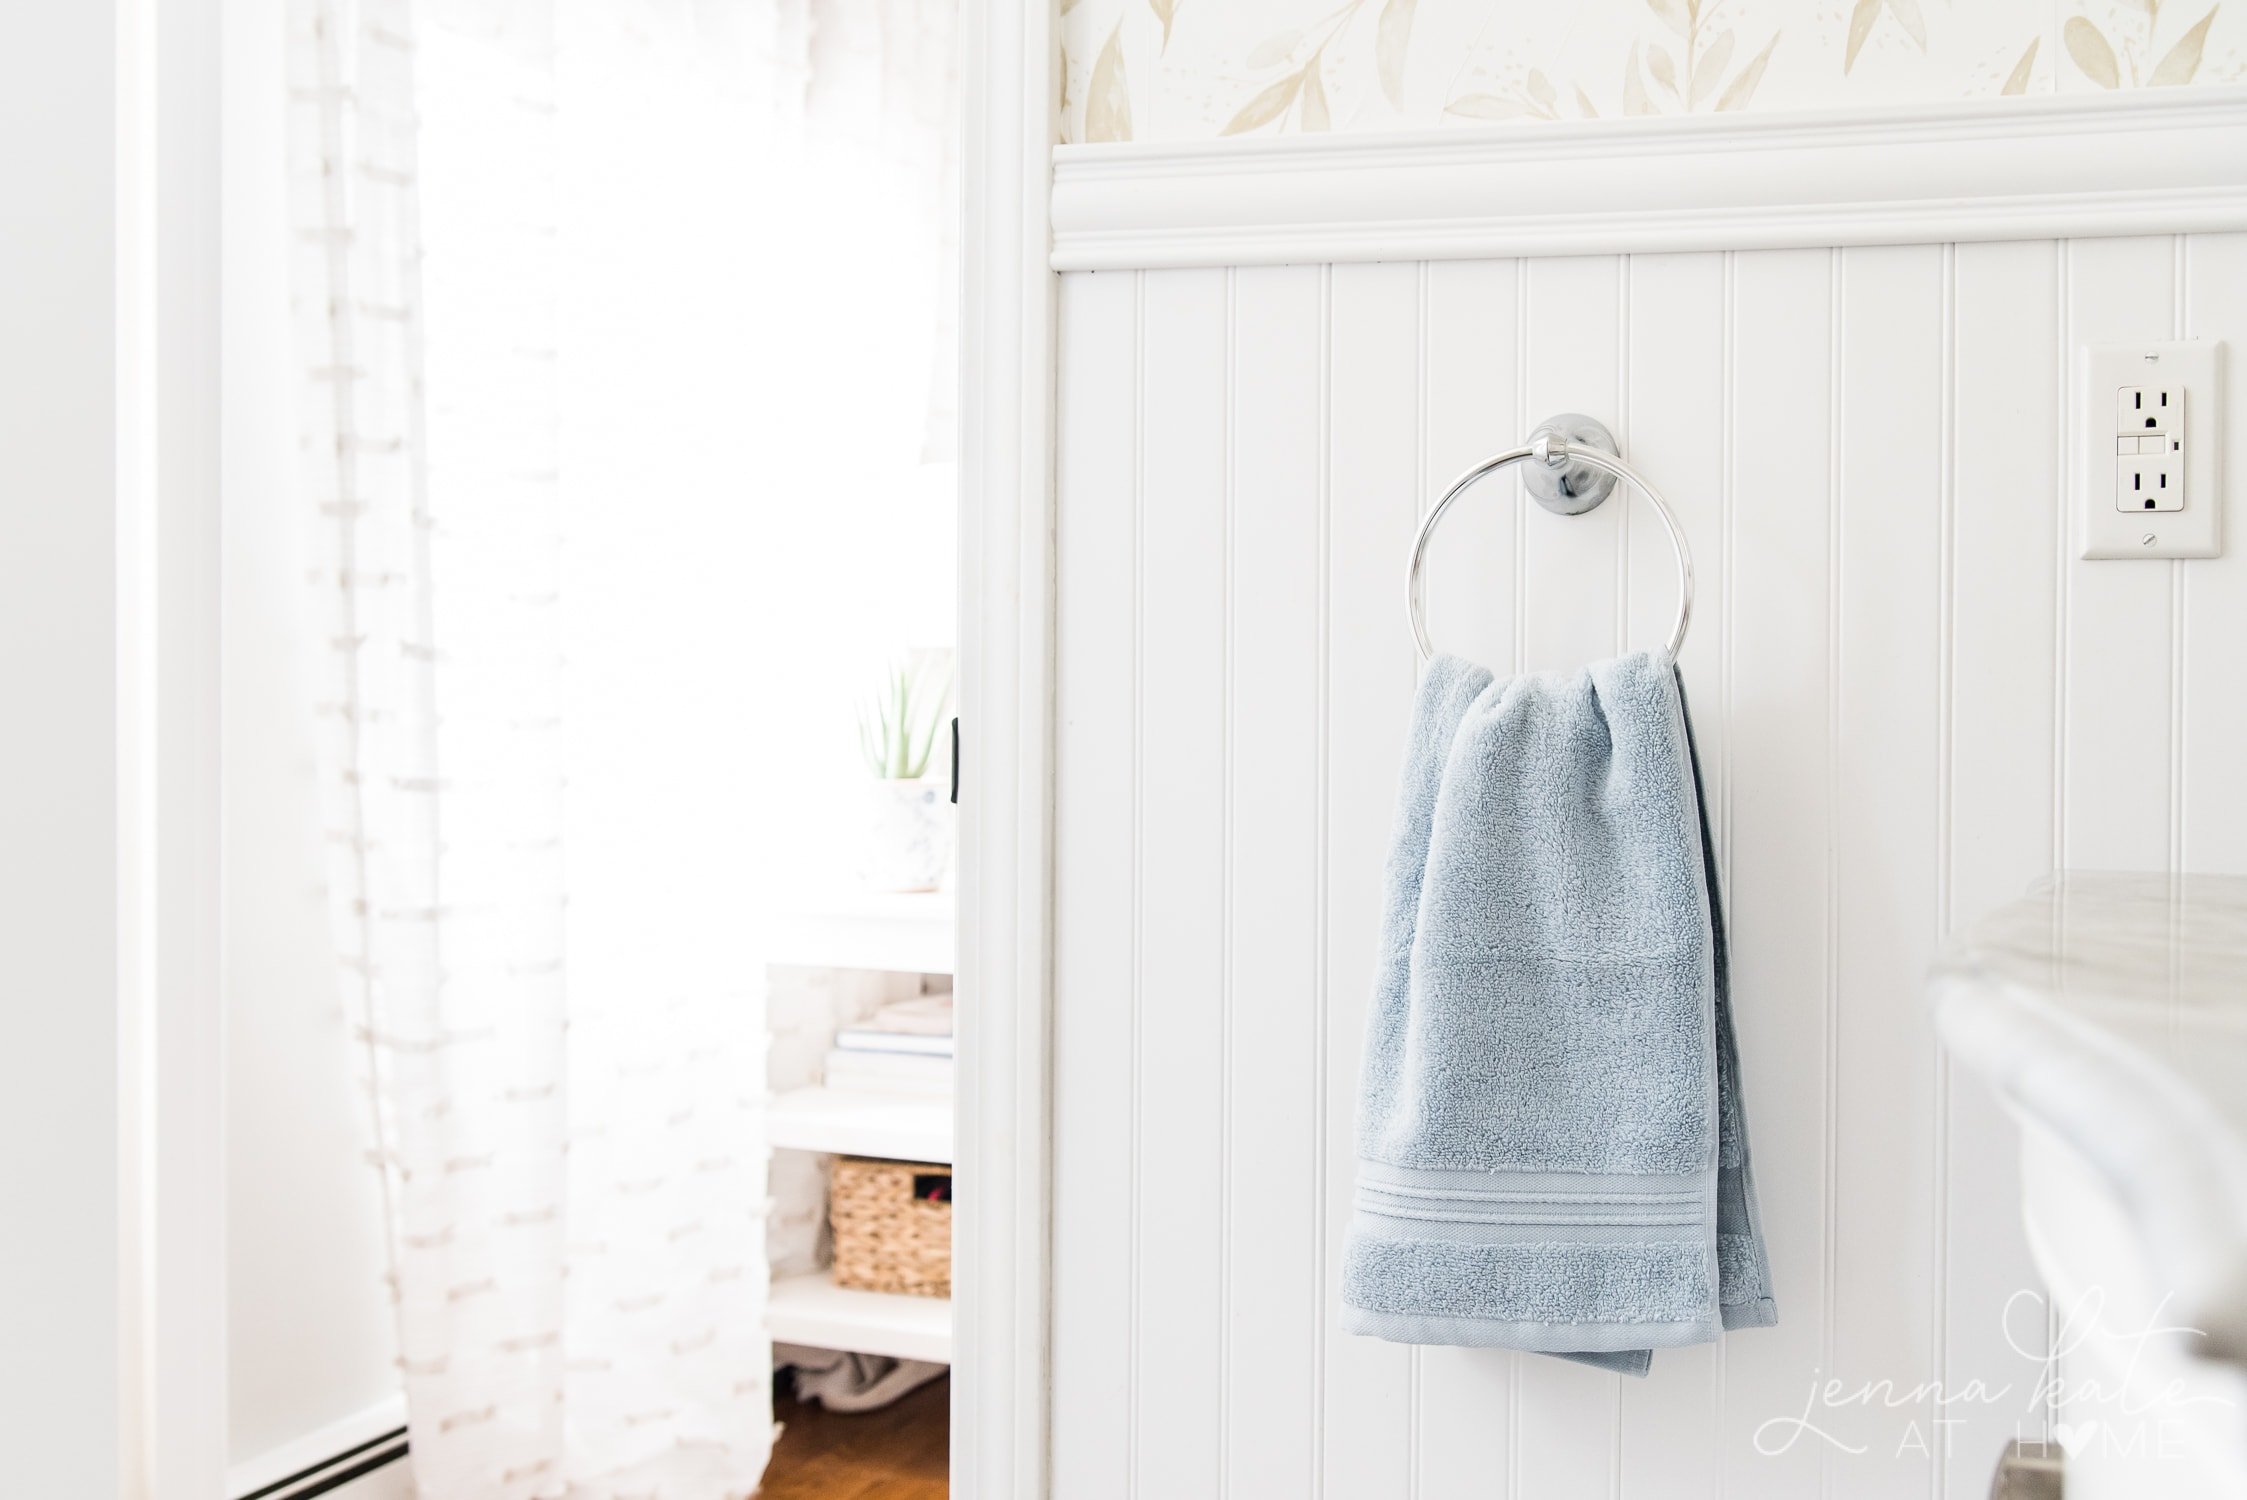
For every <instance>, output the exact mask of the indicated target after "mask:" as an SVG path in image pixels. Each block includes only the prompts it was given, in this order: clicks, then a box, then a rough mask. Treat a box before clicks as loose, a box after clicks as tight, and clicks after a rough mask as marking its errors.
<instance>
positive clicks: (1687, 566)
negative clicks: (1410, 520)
mask: <svg viewBox="0 0 2247 1500" xmlns="http://www.w3.org/2000/svg"><path fill="white" fill-rule="evenodd" d="M1515 464H1527V465H1529V467H1528V468H1526V469H1524V470H1523V471H1522V487H1523V488H1524V489H1526V490H1527V491H1529V494H1530V498H1532V499H1534V500H1535V501H1536V502H1537V503H1538V504H1539V505H1542V506H1543V507H1545V509H1547V510H1549V511H1552V512H1553V513H1554V514H1556V515H1563V516H1580V515H1582V514H1584V513H1585V512H1586V511H1589V510H1594V509H1596V508H1597V507H1598V506H1599V504H1600V502H1601V501H1603V500H1605V499H1606V498H1607V497H1608V496H1609V495H1610V494H1612V493H1613V492H1614V490H1615V482H1616V481H1617V480H1619V479H1620V480H1626V481H1628V482H1629V483H1631V484H1633V485H1635V486H1637V488H1638V492H1639V493H1640V494H1642V495H1644V496H1645V497H1646V501H1647V503H1648V504H1649V505H1651V506H1653V507H1654V514H1655V515H1657V516H1659V517H1661V520H1662V529H1663V530H1664V531H1666V532H1667V533H1669V538H1670V550H1671V551H1672V552H1673V553H1675V554H1676V555H1677V621H1676V623H1675V624H1673V625H1672V626H1671V627H1670V639H1669V643H1668V645H1667V646H1666V647H1665V648H1664V649H1666V650H1667V651H1668V652H1669V654H1670V656H1671V657H1672V658H1673V659H1674V658H1675V657H1676V656H1677V653H1678V648H1679V647H1680V646H1682V645H1684V644H1685V626H1686V622H1687V621H1688V620H1689V619H1691V617H1692V614H1693V557H1692V554H1691V553H1689V552H1687V551H1686V548H1685V532H1684V530H1683V528H1681V527H1680V526H1679V525H1678V523H1677V516H1676V514H1675V513H1674V512H1672V511H1671V509H1670V506H1669V502H1668V501H1666V500H1664V499H1663V498H1662V496H1661V493H1660V491H1658V490H1656V489H1655V488H1654V486H1653V485H1651V484H1649V483H1647V482H1646V478H1645V476H1644V475H1642V474H1640V473H1639V472H1638V471H1637V470H1636V469H1633V468H1632V467H1631V466H1630V465H1629V464H1626V463H1624V462H1623V460H1622V458H1621V456H1620V450H1619V449H1618V448H1617V447H1616V444H1615V437H1614V435H1613V434H1612V433H1610V432H1609V431H1608V430H1607V429H1606V428H1605V427H1604V426H1602V425H1601V424H1600V423H1598V422H1597V421H1594V420H1593V419H1592V418H1590V417H1587V416H1582V415H1580V414H1578V413H1575V412H1569V413H1565V414H1563V415H1561V416H1557V417H1554V418H1551V419H1550V420H1548V421H1545V422H1541V423H1539V424H1538V425H1537V427H1536V429H1535V430H1534V431H1532V432H1531V433H1530V434H1529V441H1528V443H1527V444H1525V445H1524V446H1522V447H1519V448H1513V449H1509V450H1508V451H1506V452H1504V453H1494V454H1492V455H1491V456H1490V457H1488V458H1486V459H1484V460H1483V461H1482V462H1481V463H1479V464H1476V465H1475V466H1474V467H1473V468H1471V469H1469V470H1467V472H1466V473H1464V474H1461V475H1460V476H1459V477H1458V478H1457V479H1454V480H1452V481H1451V487H1450V488H1449V489H1446V490H1445V491H1444V492H1443V497H1442V498H1441V499H1439V500H1437V501H1436V503H1435V504H1434V505H1432V506H1430V507H1429V508H1428V514H1427V516H1426V518H1425V519H1424V520H1422V521H1421V522H1420V530H1419V531H1418V532H1417V533H1416V534H1415V535H1414V536H1413V538H1412V562H1411V565H1410V567H1409V568H1407V570H1406V572H1405V580H1404V606H1405V614H1406V617H1407V618H1408V619H1409V620H1410V621H1411V624H1412V640H1413V644H1414V645H1416V646H1418V647H1419V648H1420V659H1421V660H1422V661H1426V660H1427V659H1428V658H1429V657H1431V656H1433V655H1435V648H1434V647H1433V646H1432V645H1430V644H1429V643H1428V626H1427V622H1426V620H1425V619H1423V618H1422V616H1423V615H1424V614H1425V609H1424V607H1423V604H1422V600H1421V567H1422V565H1423V564H1424V563H1425V562H1426V561H1427V556H1428V539H1429V538H1430V537H1432V536H1434V535H1435V530H1436V523H1437V522H1439V521H1441V520H1442V519H1443V514H1444V512H1445V511H1447V510H1449V509H1450V508H1451V502H1452V501H1454V500H1456V499H1458V498H1459V497H1460V496H1461V495H1462V494H1464V493H1465V492H1466V491H1467V490H1468V489H1469V488H1470V487H1472V486H1473V485H1474V484H1475V482H1476V481H1477V480H1480V479H1484V478H1486V477H1488V476H1489V475H1492V474H1495V473H1497V472H1498V471H1499V470H1500V469H1506V468H1511V467H1512V466H1514V465H1515Z"/></svg>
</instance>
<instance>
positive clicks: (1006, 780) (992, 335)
mask: <svg viewBox="0 0 2247 1500" xmlns="http://www.w3.org/2000/svg"><path fill="white" fill-rule="evenodd" d="M960 19H961V62H962V66H961V90H962V97H961V116H962V121H963V125H964V138H963V150H962V152H961V178H962V188H963V201H962V208H961V224H960V250H961V254H960V263H961V272H962V276H961V280H962V305H961V317H960V354H961V360H960V370H961V391H960V411H961V438H960V523H959V524H960V534H959V547H960V554H959V564H960V574H959V580H960V676H959V682H960V755H961V770H962V774H961V778H960V888H959V910H960V918H959V920H960V933H959V980H958V983H959V986H960V993H961V996H962V1004H961V1007H960V1016H961V1022H960V1079H959V1083H960V1093H959V1101H958V1105H957V1109H958V1119H957V1122H956V1123H957V1127H958V1128H957V1134H956V1139H957V1140H958V1142H959V1161H958V1172H959V1177H960V1189H959V1197H958V1199H957V1207H956V1208H955V1210H954V1213H955V1218H954V1228H955V1230H956V1234H957V1238H956V1241H955V1243H954V1252H953V1253H954V1257H955V1270H954V1274H953V1296H954V1307H953V1318H954V1336H953V1344H954V1349H953V1373H952V1493H953V1494H954V1495H957V1496H961V1497H963V1500H964V1497H968V1496H973V1497H974V1500H1042V1497H1043V1496H1044V1495H1045V1493H1046V1485H1047V1477H1046V1471H1047V1411H1048V1388H1047V1349H1048V1338H1047V1327H1048V1323H1049V1321H1050V1317H1049V1309H1050V1306H1051V1299H1050V1296H1049V1293H1048V1286H1049V1280H1050V1264H1049V1262H1050V1254H1051V1252H1050V1244H1051V1238H1052V1237H1051V1233H1050V1214H1051V1175H1052V1174H1051V1156H1052V1131H1051V1120H1052V1115H1051V1112H1050V1108H1049V1103H1048V1092H1049V1087H1050V1085H1049V1076H1050V1066H1049V1058H1050V1054H1051V1046H1050V1016H1051V1010H1050V1002H1049V996H1050V995H1051V993H1052V984H1051V979H1052V968H1053V964H1052V954H1053V945H1052V928H1053V410H1054V407H1053V362H1054V306H1055V293H1056V281H1055V278H1054V274H1053V270H1052V266H1051V238H1052V235H1051V220H1050V216H1049V214H1048V211H1047V207H1048V202H1049V198H1050V192H1051V183H1052V161H1053V144H1052V143H1053V139H1054V126H1055V116H1056V110H1057V104H1058V99H1059V92H1060V91H1059V88H1058V74H1057V69H1058V67H1059V63H1060V60H1059V53H1058V51H1057V50H1056V45H1055V40H1054V34H1053V6H1052V4H1051V3H1050V0H963V3H962V7H961V17H960Z"/></svg>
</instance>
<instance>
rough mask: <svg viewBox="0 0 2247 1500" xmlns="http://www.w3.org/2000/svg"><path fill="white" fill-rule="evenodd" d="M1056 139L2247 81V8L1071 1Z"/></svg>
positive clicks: (1637, 0)
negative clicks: (2246, 49)
mask: <svg viewBox="0 0 2247 1500" xmlns="http://www.w3.org/2000/svg"><path fill="white" fill-rule="evenodd" d="M1059 4H1060V15H1061V50H1062V61H1063V70H1062V71H1063V75H1064V76H1063V86H1062V98H1061V119H1062V139H1063V140H1064V141H1069V142H1079V141H1131V140H1140V141H1186V140H1206V139H1211V138H1214V137H1218V136H1230V135H1251V134H1262V135H1271V134H1282V133H1284V134H1294V133H1298V132H1316V131H1334V130H1348V131H1366V130H1383V129H1411V128H1424V127H1428V126H1434V125H1445V124H1469V125H1472V124H1489V123H1491V122H1524V123H1534V122H1537V121H1540V120H1576V119H1604V118H1610V117H1616V116H1629V115H1665V114H1689V113H1704V112H1710V111H1729V110H1774V109H1807V108H1818V107H1834V106H1857V105H1874V104H1905V103H1921V102H1934V101H1947V100H1959V99H1973V98H1988V97H2002V96H2006V95H2026V94H2054V93H2088V92H2096V91H2098V90H2103V89H2124V88H2164V87H2172V86H2179V85H2186V84H2210V83H2231V82H2238V81H2240V80H2242V79H2247V57H2243V55H2242V47H2243V45H2247V19H2243V17H2247V0H1557V3H1556V0H1542V3H1540V0H1059Z"/></svg>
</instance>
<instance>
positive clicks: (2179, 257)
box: [2169, 234, 2205, 976]
mask: <svg viewBox="0 0 2247 1500" xmlns="http://www.w3.org/2000/svg"><path fill="white" fill-rule="evenodd" d="M2170 253H2171V256H2172V257H2173V260H2174V265H2175V270H2174V275H2175V277H2176V296H2175V306H2174V308H2173V309H2172V311H2171V313H2170V324H2169V337H2171V338H2173V339H2181V338H2183V337H2184V336H2185V328H2186V324H2187V312H2186V310H2187V309H2188V308H2190V307H2191V306H2192V256H2191V248H2190V241H2189V240H2188V239H2187V237H2186V236H2184V235H2181V234H2179V235H2172V236H2171V237H2170ZM2203 441H2205V422H2204V427H2203ZM2191 577H2192V574H2191V571H2190V569H2189V568H2188V566H2187V565H2186V564H2185V563H2184V562H2183V561H2181V560H2175V559H2172V560H2171V562H2170V564H2169V872H2170V873H2171V874H2172V875H2175V874H2181V873H2183V871H2184V867H2185V682H2186V677H2185V650H2186V645H2185V590H2186V588H2187V587H2189V580H2190V579H2191ZM2171 972H2172V976H2174V966H2172V970H2171Z"/></svg>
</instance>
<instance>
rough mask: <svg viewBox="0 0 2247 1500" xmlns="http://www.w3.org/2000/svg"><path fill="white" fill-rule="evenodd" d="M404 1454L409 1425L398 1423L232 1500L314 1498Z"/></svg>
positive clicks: (402, 1456) (310, 1499)
mask: <svg viewBox="0 0 2247 1500" xmlns="http://www.w3.org/2000/svg"><path fill="white" fill-rule="evenodd" d="M405 1456H406V1429H405V1428H403V1427H395V1428H392V1429H391V1430H390V1431H388V1432H383V1433H378V1434H377V1435H375V1436H374V1437H371V1438H368V1439H367V1440H366V1441H365V1442H363V1443H359V1444H357V1445H355V1446H353V1447H350V1448H346V1449H344V1450H343V1451H342V1452H341V1453H337V1454H333V1455H331V1456H330V1457H328V1458H325V1459H322V1460H321V1461H320V1462H318V1463H315V1464H310V1465H308V1466H306V1467H304V1468H301V1469H299V1470H297V1471H296V1472H295V1473H293V1474H286V1475H283V1476H282V1477H281V1478H279V1479H276V1480H274V1481H273V1482H272V1483H270V1484H266V1485H261V1486H260V1487H258V1488H257V1489H254V1490H249V1491H246V1492H244V1493H242V1494H239V1495H236V1496H234V1497H233V1500H312V1497H313V1496H315V1495H325V1494H327V1493H328V1492H329V1491H331V1490H339V1489H342V1488H343V1487H344V1486H345V1485H347V1484H349V1483H350V1482H351V1481H352V1480H354V1479H363V1478H365V1477H366V1476H367V1475H369V1474H372V1473H373V1472H374V1471H375V1470H377V1469H379V1468H381V1467H383V1466H384V1465H385V1464H393V1463H396V1462H397V1461H398V1460H399V1459H401V1458H404V1457H405Z"/></svg>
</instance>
